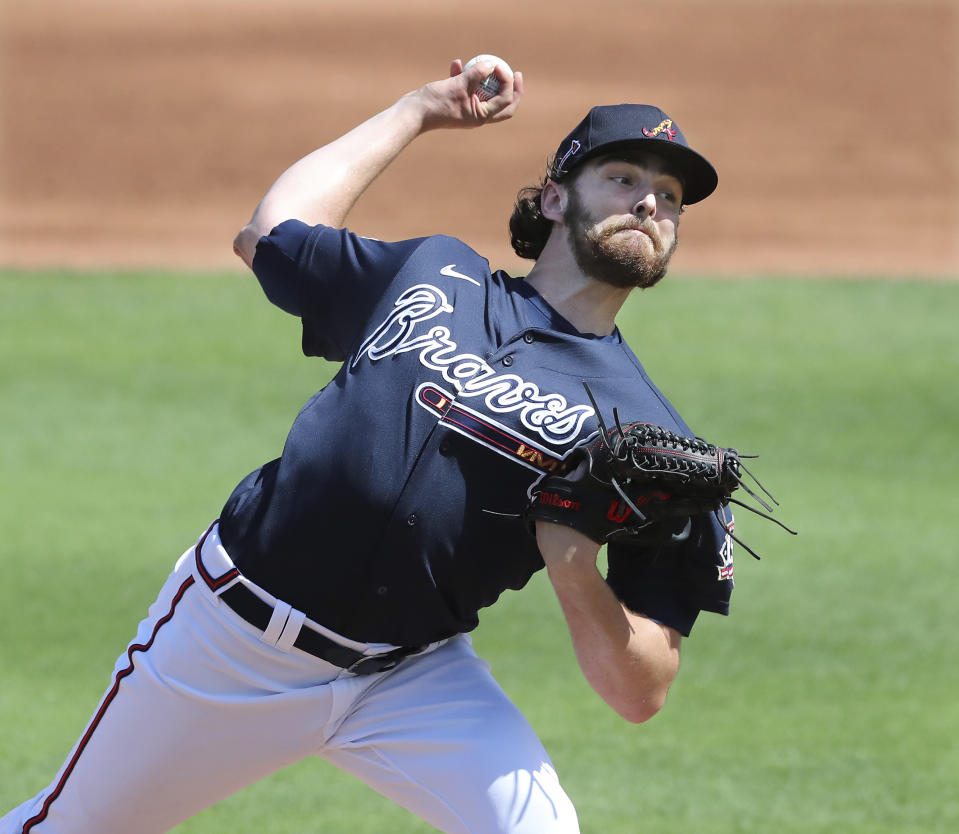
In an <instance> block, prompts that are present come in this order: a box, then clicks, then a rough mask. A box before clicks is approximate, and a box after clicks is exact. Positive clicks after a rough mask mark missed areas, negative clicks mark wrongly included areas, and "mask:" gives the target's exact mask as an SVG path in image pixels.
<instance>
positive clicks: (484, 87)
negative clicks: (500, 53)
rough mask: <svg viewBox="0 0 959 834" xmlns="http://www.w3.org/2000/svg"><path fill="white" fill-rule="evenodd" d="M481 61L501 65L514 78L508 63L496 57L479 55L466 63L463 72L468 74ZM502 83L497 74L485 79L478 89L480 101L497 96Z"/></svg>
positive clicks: (477, 93) (491, 74)
mask: <svg viewBox="0 0 959 834" xmlns="http://www.w3.org/2000/svg"><path fill="white" fill-rule="evenodd" d="M481 61H488V62H491V63H494V64H499V65H500V66H501V67H502V68H503V69H504V70H506V72H507V73H508V74H509V75H511V76H512V74H513V70H512V69H510V65H509V64H507V63H506V61H504V60H503V59H502V58H498V57H497V56H495V55H477V56H476V57H475V58H470V59H469V61H467V62H466V66H464V67H463V72H466V70H468V69H469V68H470V67H471V66H473V64H478V63H480V62H481ZM500 86H501V85H500V82H499V79H498V78H497V77H496V74H495V73H490V74H489V75H488V76H486V78H484V79H483V80H482V81H481V82H480V85H479V87H477V89H476V95H477V97H478V98H479V100H480V101H489V100H490V99H491V98H493V96H495V95H496V94H497V93H499V91H500Z"/></svg>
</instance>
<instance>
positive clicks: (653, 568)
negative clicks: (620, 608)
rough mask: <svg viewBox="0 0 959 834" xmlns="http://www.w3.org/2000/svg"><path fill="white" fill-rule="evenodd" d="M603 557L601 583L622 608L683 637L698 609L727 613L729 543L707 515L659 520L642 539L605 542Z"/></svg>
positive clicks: (730, 574) (730, 577)
mask: <svg viewBox="0 0 959 834" xmlns="http://www.w3.org/2000/svg"><path fill="white" fill-rule="evenodd" d="M726 519H727V522H728V523H729V524H731V523H732V516H731V514H728V513H727V516H726ZM607 559H608V565H609V571H608V574H607V577H606V581H607V583H608V584H609V586H610V587H611V588H612V589H613V592H614V593H615V594H616V596H617V597H618V598H619V599H620V601H621V602H622V603H623V604H624V605H625V606H626V607H627V608H629V609H630V610H631V611H635V612H636V613H638V614H644V615H645V616H647V617H649V618H651V619H653V620H656V621H657V622H661V623H663V624H664V625H668V626H671V627H672V628H675V629H676V630H677V631H678V632H679V633H680V634H682V635H684V636H686V637H688V636H689V633H690V631H692V627H693V624H694V623H695V622H696V619H697V617H698V616H699V612H700V611H712V612H715V613H717V614H723V615H728V614H729V602H730V597H731V595H732V591H733V555H732V540H731V538H730V537H729V536H728V533H727V530H726V529H725V528H724V527H723V525H722V524H720V523H719V521H718V520H717V519H716V518H714V517H713V516H712V515H708V514H707V515H698V516H692V517H689V518H686V519H680V520H678V521H676V522H674V523H667V522H662V523H660V524H659V525H657V529H656V530H655V531H651V532H650V533H649V534H648V535H647V536H646V537H645V538H644V539H643V540H642V541H637V542H632V541H631V542H629V543H623V542H616V541H613V542H610V543H609V545H608V548H607Z"/></svg>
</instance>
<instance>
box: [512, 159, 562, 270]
mask: <svg viewBox="0 0 959 834" xmlns="http://www.w3.org/2000/svg"><path fill="white" fill-rule="evenodd" d="M547 181H548V180H547V178H546V177H544V178H543V180H542V182H540V184H539V185H530V186H527V187H526V188H521V189H520V191H519V193H518V194H517V195H516V203H515V205H514V206H513V214H512V215H511V216H510V219H509V237H510V244H512V246H513V251H514V252H515V253H516V254H517V255H519V256H520V257H521V258H528V259H530V260H533V261H535V260H536V259H537V258H538V257H539V256H540V254H541V253H542V251H543V247H545V246H546V241H547V240H548V239H549V236H550V233H551V232H552V231H553V221H552V220H549V219H548V218H546V217H544V216H543V207H542V204H541V198H542V194H543V186H544V185H546V183H547Z"/></svg>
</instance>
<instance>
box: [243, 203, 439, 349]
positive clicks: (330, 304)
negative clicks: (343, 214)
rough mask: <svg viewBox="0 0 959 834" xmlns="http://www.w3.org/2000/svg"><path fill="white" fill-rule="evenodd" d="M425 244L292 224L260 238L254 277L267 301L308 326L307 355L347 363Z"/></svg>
mask: <svg viewBox="0 0 959 834" xmlns="http://www.w3.org/2000/svg"><path fill="white" fill-rule="evenodd" d="M421 243H422V239H415V240H407V241H400V242H396V243H388V242H384V241H380V240H374V239H373V238H365V237H360V236H359V235H355V234H353V233H352V232H350V231H349V230H348V229H334V228H332V227H329V226H308V225H306V224H305V223H302V222H301V221H299V220H287V221H285V222H283V223H281V224H279V225H278V226H276V227H275V228H274V229H273V230H272V231H271V232H270V234H269V235H266V236H264V237H262V238H260V240H259V242H258V243H257V247H256V254H255V256H254V258H253V272H254V274H255V275H256V277H257V279H258V280H259V282H260V286H262V287H263V291H264V293H265V294H266V297H267V298H268V299H269V300H270V301H271V302H272V303H273V304H275V305H276V306H277V307H279V308H280V309H282V310H285V311H286V312H287V313H290V314H292V315H294V316H299V317H300V318H301V319H302V320H303V352H304V353H305V354H306V355H307V356H321V357H323V358H324V359H330V360H334V361H342V360H343V359H344V358H345V357H346V355H347V353H348V351H349V347H350V345H351V344H352V343H353V341H354V340H355V338H356V337H357V335H358V333H359V332H360V331H361V329H362V327H363V325H364V323H365V322H366V319H367V317H368V316H369V313H370V311H371V309H372V307H373V305H374V304H375V303H376V301H377V300H378V299H379V298H380V296H381V295H382V294H383V292H384V291H385V289H386V287H387V286H388V285H389V283H390V281H391V280H392V279H393V277H394V276H395V275H396V273H397V271H398V270H399V269H400V268H401V266H402V265H403V263H404V262H405V261H406V259H407V258H409V256H410V254H411V253H412V252H413V251H414V250H415V249H416V248H417V247H418V246H419V245H420V244H421Z"/></svg>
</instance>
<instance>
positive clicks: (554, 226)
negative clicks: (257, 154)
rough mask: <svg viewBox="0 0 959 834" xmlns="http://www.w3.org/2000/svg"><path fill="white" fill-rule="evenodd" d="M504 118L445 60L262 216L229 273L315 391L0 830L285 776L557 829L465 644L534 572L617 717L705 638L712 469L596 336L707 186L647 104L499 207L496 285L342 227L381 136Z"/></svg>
mask: <svg viewBox="0 0 959 834" xmlns="http://www.w3.org/2000/svg"><path fill="white" fill-rule="evenodd" d="M490 78H492V81H493V82H495V83H489V82H490ZM481 84H484V85H485V86H484V89H485V90H493V91H495V92H491V93H490V94H488V95H483V96H480V95H478V94H477V90H478V89H479V87H480V85H481ZM522 94H523V77H522V74H521V73H519V72H517V73H515V74H514V73H512V71H510V70H509V68H508V67H507V66H506V65H505V63H497V62H495V61H494V60H490V59H489V58H488V57H485V58H484V60H481V61H478V62H476V63H475V64H474V65H473V66H471V67H469V68H468V69H466V70H464V68H463V64H462V63H461V62H460V61H459V60H457V61H454V62H453V64H452V67H451V72H450V75H449V77H448V78H444V79H442V80H439V81H435V82H432V83H429V84H426V85H425V86H423V87H422V88H420V89H418V90H415V91H414V92H411V93H409V94H407V95H404V96H402V97H401V98H400V99H399V100H398V101H396V102H395V103H394V104H393V105H392V106H391V107H389V108H388V109H386V110H384V111H383V112H381V113H379V114H378V115H375V116H373V117H372V118H370V119H369V120H368V121H366V122H364V123H362V124H360V125H359V126H357V127H356V128H354V129H353V130H352V131H350V132H349V133H347V134H345V135H344V136H342V137H340V138H338V139H336V140H335V141H333V142H330V143H329V144H326V145H324V146H323V147H321V148H319V149H318V150H316V151H314V152H312V153H310V154H309V155H307V156H305V157H304V158H302V159H300V160H299V161H298V162H296V163H295V164H294V165H292V167H290V168H289V169H288V170H286V171H285V172H284V173H283V174H282V175H281V176H280V177H279V178H278V179H277V180H276V182H275V183H274V184H273V185H272V187H270V188H269V190H268V191H267V192H266V194H265V196H264V197H263V199H262V201H261V202H260V203H259V205H258V206H257V207H256V209H255V211H254V212H253V215H252V219H251V220H250V222H249V223H248V224H247V225H246V226H245V227H243V228H242V229H241V230H240V232H239V234H238V235H237V237H236V240H235V243H234V248H235V251H236V253H237V255H238V256H239V257H240V258H241V259H242V260H243V261H244V262H245V263H246V264H248V265H249V267H250V268H251V270H252V272H253V273H254V274H255V276H256V278H257V280H258V281H259V283H260V284H261V285H262V288H263V291H264V293H265V295H266V297H267V299H269V301H271V302H272V303H273V304H275V305H277V306H279V307H280V308H282V309H283V310H285V311H286V312H287V313H289V314H290V315H291V316H293V317H294V318H295V319H299V322H300V325H301V338H302V341H301V346H302V350H303V351H304V352H305V353H306V354H307V355H308V356H317V357H323V358H324V359H327V360H331V361H335V362H338V363H341V365H340V368H339V372H338V373H337V375H336V377H335V378H334V379H333V380H332V382H330V384H329V385H327V386H326V387H325V388H323V390H321V391H319V392H318V393H315V394H314V395H313V396H312V398H310V399H309V400H308V401H307V402H306V404H305V405H304V406H303V408H302V410H301V411H300V412H299V414H298V415H297V416H296V418H295V420H294V421H293V423H292V427H291V429H290V431H289V435H288V437H287V439H286V443H285V446H284V448H283V453H282V454H281V455H280V457H279V458H277V459H276V460H272V461H269V462H267V463H264V464H263V465H261V466H257V468H256V469H254V471H252V472H250V474H249V475H247V476H246V477H244V478H242V480H241V481H240V482H239V484H238V486H237V487H236V489H235V490H234V491H233V493H232V494H231V495H230V496H229V497H228V499H227V500H226V503H225V505H224V506H223V507H222V511H221V512H220V513H219V515H218V517H217V518H216V520H215V521H213V522H212V523H211V524H210V526H209V528H208V529H207V530H205V531H204V532H203V533H202V535H201V536H199V539H198V541H197V542H196V543H195V545H193V546H191V547H190V548H189V549H188V550H187V551H186V552H185V553H184V554H183V555H182V556H181V557H180V559H179V560H178V561H177V562H176V563H175V566H174V568H173V571H172V573H171V574H170V577H169V579H168V581H167V582H166V584H165V585H164V586H163V587H162V589H161V590H160V592H159V595H158V597H157V599H156V601H155V602H154V603H153V604H152V606H151V607H150V609H149V612H148V615H147V617H146V618H145V619H144V620H143V621H142V622H141V623H140V625H139V628H138V630H137V633H136V635H135V636H134V638H133V640H132V641H131V642H130V644H129V646H128V647H127V648H126V649H125V650H124V651H123V652H122V653H121V654H120V656H119V659H118V660H117V663H116V666H115V669H114V674H113V678H112V681H111V684H110V686H109V688H108V689H107V691H106V693H105V694H104V696H103V699H102V701H101V702H100V703H99V705H98V706H97V707H96V708H95V710H94V712H93V716H92V718H91V720H90V723H89V724H88V726H87V727H86V728H85V729H84V730H83V731H82V733H81V734H80V737H79V740H78V741H77V743H76V746H75V747H74V748H73V750H72V751H70V752H69V754H68V755H67V758H66V760H65V762H64V764H63V767H62V769H61V770H60V772H59V773H57V774H56V775H55V776H54V778H53V780H52V782H51V783H50V784H49V785H48V786H47V787H45V788H43V789H42V790H40V792H39V793H38V794H37V795H36V796H35V797H34V798H32V799H29V800H28V801H26V802H24V803H23V804H22V805H21V806H19V807H18V808H15V809H14V810H12V811H10V812H9V813H8V814H7V815H6V816H4V817H3V819H2V821H0V832H2V834H28V832H29V834H132V833H133V832H135V834H152V832H162V831H167V830H169V829H171V828H173V827H175V826H176V825H177V824H178V823H180V822H181V821H183V820H185V819H187V818H188V817H190V816H192V815H194V814H196V813H198V812H199V811H201V810H202V809H204V808H206V807H208V806H210V805H212V804H213V803H215V802H217V801H218V800H220V799H222V798H224V797H226V796H228V795H230V794H232V793H234V792H236V791H238V790H240V789H242V788H243V787H245V786H246V785H249V784H251V783H253V782H255V781H257V780H259V779H261V778H263V777H265V776H266V775H268V774H270V773H272V772H274V771H276V770H278V769H279V768H282V767H284V766H286V765H288V764H290V763H292V762H296V761H297V760H299V759H302V758H303V757H306V756H319V757H321V758H323V759H325V760H326V761H328V762H330V763H331V764H332V765H334V766H336V767H338V768H342V769H343V770H345V771H347V772H349V773H351V774H353V775H354V776H355V777H356V778H358V779H361V780H362V781H363V782H365V783H366V784H368V785H369V786H371V787H372V788H373V789H375V790H377V791H379V792H380V793H381V794H384V795H385V796H387V797H389V798H390V799H391V800H393V801H394V802H396V803H398V804H399V805H401V806H403V807H405V808H407V809H408V810H409V811H410V812H412V813H413V814H416V815H419V816H420V817H421V818H422V819H424V820H426V821H427V822H428V823H430V824H431V825H433V826H435V827H436V828H437V829H439V830H441V831H445V832H451V833H452V832H455V834H467V832H470V833H471V834H490V832H512V834H572V833H573V832H577V831H579V827H578V822H577V816H576V812H575V810H574V807H573V804H572V803H571V801H570V799H569V798H568V797H567V794H566V793H565V792H564V790H563V788H562V787H561V782H560V777H559V775H558V774H557V773H556V771H555V769H554V767H553V765H552V763H551V762H550V758H549V756H548V754H547V752H546V750H544V748H543V745H542V743H541V742H540V740H539V739H538V738H537V735H536V733H535V732H534V731H533V729H532V728H531V726H530V724H529V723H528V721H527V720H526V719H525V718H524V716H523V715H522V714H520V712H519V711H518V710H517V709H516V707H515V706H514V705H513V704H512V703H511V702H510V700H509V699H508V697H507V696H506V695H505V693H504V692H503V690H502V689H501V688H500V686H499V685H498V684H497V682H496V681H495V680H494V678H493V677H492V676H491V674H490V671H489V669H488V666H487V664H486V663H484V661H483V660H482V659H480V658H479V657H477V655H476V653H475V652H474V650H473V648H472V644H471V641H470V637H469V633H470V632H471V631H472V630H473V629H474V628H476V626H477V624H478V616H479V612H480V611H481V610H482V609H483V608H485V607H486V606H489V605H492V604H493V603H495V602H496V600H497V598H498V597H499V596H500V595H501V594H502V593H503V592H504V591H505V590H507V589H520V588H522V587H523V586H524V585H525V584H526V582H527V581H528V580H529V579H530V577H531V576H532V575H533V574H534V573H536V572H537V571H539V570H541V569H543V568H545V569H546V571H547V574H548V577H549V581H550V583H551V584H552V588H553V589H554V590H555V593H556V596H557V598H558V600H559V604H560V606H561V608H562V611H563V614H564V615H565V619H566V622H567V624H568V626H569V634H570V635H571V637H572V642H573V645H574V648H575V653H576V659H577V661H578V663H579V666H580V667H581V669H582V673H583V674H584V675H585V677H586V679H587V680H588V681H589V683H590V685H591V686H592V688H593V689H594V690H595V691H596V692H597V693H598V695H599V697H600V698H601V699H602V701H605V702H606V704H608V705H609V707H611V708H612V709H613V710H615V711H616V712H617V713H619V714H620V715H621V716H622V717H623V718H624V719H626V720H627V721H630V722H642V721H645V720H647V719H648V718H650V717H651V716H653V715H654V714H655V713H656V712H657V711H658V710H660V708H661V707H662V706H663V704H664V701H665V699H666V696H667V692H668V690H669V688H670V684H671V683H672V681H673V679H674V677H675V676H676V673H677V669H678V666H679V654H680V643H681V640H682V638H683V637H684V636H687V635H689V633H690V630H691V629H692V628H693V624H694V622H695V621H696V619H697V616H698V615H699V613H700V612H701V611H711V612H717V613H720V614H726V613H728V608H729V599H730V592H731V590H732V587H733V558H732V551H733V538H732V514H731V512H730V508H729V506H728V504H729V492H731V491H732V490H733V489H735V488H736V485H737V483H738V476H739V465H738V459H737V458H736V456H735V454H734V450H723V449H721V448H719V447H715V446H712V445H711V444H707V443H705V442H704V441H696V442H694V441H695V438H694V435H693V432H692V431H691V430H690V428H689V426H687V425H686V423H685V422H684V421H683V419H682V418H681V417H680V415H679V414H678V413H677V411H676V409H675V408H674V407H673V406H672V405H671V404H670V402H669V401H668V400H667V399H666V397H664V396H663V394H662V393H661V392H660V391H659V390H658V389H657V387H656V386H655V385H654V384H653V382H652V381H651V380H650V378H649V377H648V376H647V374H646V372H645V370H644V369H643V366H642V364H641V363H640V361H639V360H638V359H637V358H636V356H635V355H634V354H633V352H632V351H631V350H630V348H629V346H628V345H627V344H626V342H625V341H624V340H623V336H622V334H621V333H620V331H619V330H618V329H617V327H616V324H615V318H616V315H617V313H618V312H619V310H620V308H621V307H622V305H623V303H624V301H625V300H626V299H627V297H628V296H629V295H630V294H631V293H632V292H633V291H634V290H636V289H637V288H650V287H653V286H654V285H655V284H656V283H657V282H658V281H660V279H662V278H663V276H664V275H665V274H666V270H667V265H668V263H669V260H670V256H671V255H672V253H673V250H674V249H675V247H676V240H677V238H676V233H677V228H678V226H679V221H680V215H681V213H682V211H683V208H684V206H687V205H690V204H693V203H697V202H699V201H700V200H703V199H704V198H706V197H707V196H709V194H710V193H711V192H712V191H713V190H714V188H715V187H716V184H717V177H716V173H715V171H714V169H713V167H712V166H711V165H710V163H709V162H708V161H707V160H706V159H705V158H704V157H703V156H701V155H700V154H699V153H697V152H696V151H694V150H692V148H691V147H690V145H689V143H688V141H687V140H686V137H685V136H684V134H683V133H682V132H681V131H680V129H679V126H678V125H677V124H676V122H675V121H673V119H672V118H671V117H670V116H668V115H667V114H666V113H664V112H663V111H661V110H659V109H658V108H656V107H653V106H650V105H644V104H616V105H605V106H598V107H595V108H593V109H592V110H590V111H589V113H588V114H586V116H585V118H584V119H583V121H582V122H580V123H579V124H578V125H576V126H575V127H574V128H573V129H572V131H571V132H570V133H569V134H568V135H567V136H566V137H565V138H563V139H562V140H561V141H560V142H559V144H558V145H557V146H556V149H555V155H554V157H553V159H552V163H551V165H550V166H549V169H548V171H547V172H546V174H545V176H544V177H543V179H542V180H541V181H540V182H539V184H538V185H535V186H533V187H530V188H526V189H524V190H523V191H521V192H520V194H519V197H518V199H517V202H516V206H515V210H514V213H513V215H512V217H511V219H510V223H509V227H510V232H511V236H512V243H513V247H514V249H515V250H516V252H517V253H518V254H519V255H520V256H522V257H524V258H528V259H530V260H531V261H533V263H532V265H531V268H530V269H529V272H528V274H527V275H525V276H523V277H515V276H511V275H508V274H506V272H504V271H501V270H500V271H492V270H491V268H490V265H489V263H488V262H487V261H486V260H485V259H484V258H483V257H482V256H481V255H480V254H478V253H477V252H474V251H473V250H472V249H470V248H469V247H468V246H466V245H465V244H464V243H462V242H461V241H459V240H457V239H454V238H451V237H445V236H427V237H422V238H418V239H415V240H402V241H397V242H385V241H382V240H378V239H375V238H373V237H365V236H363V234H361V233H357V232H355V231H351V230H350V229H348V228H346V227H345V222H346V219H347V216H348V214H349V212H350V209H351V207H352V206H353V205H354V203H355V202H356V201H357V200H358V199H359V198H360V197H361V196H362V195H363V193H364V191H365V190H366V189H367V187H368V186H369V185H370V183H372V181H373V180H374V179H375V178H376V177H377V176H378V175H379V174H380V173H381V172H382V171H384V169H386V168H387V166H389V165H390V163H391V162H392V161H393V160H394V159H395V158H396V157H397V155H398V154H400V153H401V152H402V151H403V149H404V148H405V147H406V146H407V145H408V144H409V143H410V142H412V141H414V140H415V139H416V138H417V137H418V136H420V135H421V134H423V133H425V132H427V131H431V130H440V129H442V130H452V129H456V128H481V129H484V130H486V129H491V130H496V129H497V128H495V127H492V126H494V125H496V124H497V123H499V122H504V121H506V120H508V119H510V118H511V117H512V116H513V115H514V114H515V113H516V111H517V108H518V106H519V104H520V100H521V98H522ZM547 150H549V149H547ZM464 164H469V161H468V160H464ZM395 208H396V207H395V206H391V207H390V209H391V210H394V209H395ZM360 232H362V233H366V232H369V233H370V234H373V235H376V232H377V230H376V229H375V228H371V229H363V230H360ZM299 330H300V329H299V328H298V333H297V337H298V338H299V337H300V332H299ZM637 426H647V427H649V426H652V427H654V431H652V433H650V431H647V430H646V429H644V430H643V431H642V432H638V431H637ZM697 442H698V443H699V445H696V444H697ZM730 461H731V462H730ZM258 463H259V462H258V461H250V464H249V465H250V467H253V466H255V465H256V464H258ZM658 471H662V472H664V473H665V477H664V478H663V479H658V476H657V472H658ZM689 486H695V487H696V488H697V489H698V490H699V492H697V493H696V494H695V496H694V499H693V500H691V499H689V498H688V497H683V491H684V490H685V489H686V488H687V487H689ZM217 504H219V502H217ZM214 516H216V512H215V510H211V519H212V518H213V517H214ZM604 544H605V545H607V546H608V551H607V552H608V572H607V573H606V574H605V575H603V574H601V572H600V571H599V569H598V568H597V553H598V551H599V548H600V547H601V546H602V545H604ZM564 639H565V638H564ZM558 674H564V673H562V672H558ZM277 813H278V814H282V809H277ZM316 819H317V829H318V830H321V829H323V827H324V826H323V808H319V807H318V808H317V809H316Z"/></svg>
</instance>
